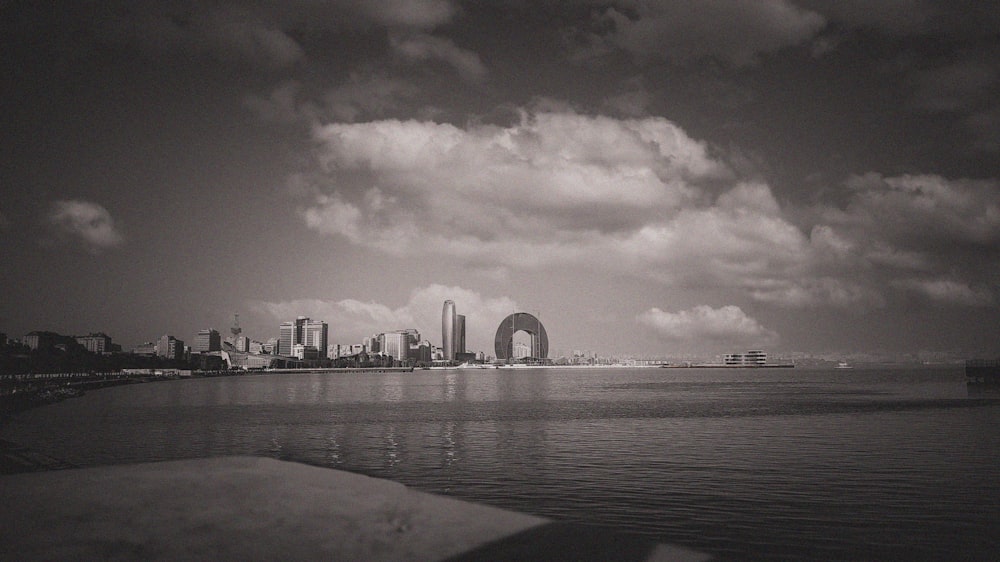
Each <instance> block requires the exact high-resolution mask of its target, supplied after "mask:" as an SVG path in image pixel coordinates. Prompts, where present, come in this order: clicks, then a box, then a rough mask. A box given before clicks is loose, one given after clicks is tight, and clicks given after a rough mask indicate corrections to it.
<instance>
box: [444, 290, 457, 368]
mask: <svg viewBox="0 0 1000 562" xmlns="http://www.w3.org/2000/svg"><path fill="white" fill-rule="evenodd" d="M456 323H457V319H456V317H455V302H454V301H451V300H446V301H444V310H442V312H441V348H442V349H443V350H444V358H445V359H447V360H448V361H454V360H455V324H456Z"/></svg>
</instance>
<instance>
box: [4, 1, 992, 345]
mask: <svg viewBox="0 0 1000 562" xmlns="http://www.w3.org/2000/svg"><path fill="white" fill-rule="evenodd" d="M0 12H2V13H0V16H2V17H0V41H2V43H3V45H2V49H3V51H2V52H3V53H4V54H3V56H2V57H0V65H2V67H3V75H4V76H5V79H4V80H3V81H2V85H0V92H2V95H0V103H2V108H0V109H2V116H0V123H2V131H3V139H4V142H3V143H2V146H0V194H2V197H0V240H2V242H3V243H2V244H0V263H2V267H0V286H2V287H3V292H4V296H3V298H2V299H0V332H5V333H7V334H8V336H10V337H20V336H22V335H24V334H25V333H27V332H29V331H31V330H51V331H56V332H59V333H63V334H85V333H89V332H96V331H103V332H106V333H107V334H109V335H110V336H111V337H112V338H113V339H114V341H116V342H118V343H121V344H122V345H123V346H124V347H125V348H126V349H129V348H131V347H132V346H134V345H137V344H138V343H141V342H143V341H151V340H154V339H156V338H158V337H160V336H161V335H164V334H171V335H174V336H176V337H178V338H180V339H185V340H193V337H194V334H195V333H196V332H197V331H198V330H199V329H203V328H209V327H214V328H216V329H219V330H220V331H223V332H224V333H227V332H228V328H229V327H230V326H231V324H232V323H233V318H234V314H239V322H240V324H241V326H242V327H243V331H244V334H246V335H249V336H251V337H253V338H256V339H259V340H262V341H263V340H266V339H267V338H270V337H276V336H277V334H278V325H279V324H280V323H281V322H282V321H287V320H291V319H293V318H295V317H296V316H299V315H303V316H309V317H312V318H314V319H320V320H324V321H326V322H328V323H329V325H330V341H331V343H344V344H349V343H360V341H361V339H362V338H364V337H365V336H369V335H371V334H373V333H377V332H383V331H390V330H396V329H405V328H417V329H418V330H420V332H421V334H422V335H423V337H424V338H425V339H427V340H430V341H431V342H432V343H434V344H436V345H440V344H441V309H442V305H443V302H444V301H445V300H446V299H451V300H454V301H455V305H456V308H457V311H458V313H459V314H465V315H466V316H467V330H468V335H467V337H468V345H469V348H470V350H473V351H479V350H482V351H485V352H486V353H487V354H492V348H493V343H492V342H493V336H494V334H495V332H496V329H497V326H498V325H499V323H500V322H501V321H502V320H503V318H504V317H505V316H507V315H508V314H510V313H511V312H514V311H525V312H530V313H532V314H535V315H536V316H538V317H539V319H540V320H541V322H542V323H543V324H544V326H545V328H546V331H547V333H548V336H549V341H550V355H560V354H569V353H572V352H573V351H574V350H581V351H590V352H595V353H600V354H603V355H612V354H632V355H636V356H650V357H653V356H678V355H686V354H714V353H726V352H732V351H742V350H746V349H757V348H760V349H765V350H768V351H769V352H771V353H775V354H780V353H789V352H810V353H825V352H830V351H862V352H876V351H880V352H881V351H888V352H893V353H917V352H945V353H955V354H959V355H962V354H965V355H969V356H979V355H988V356H995V355H1000V309H998V304H1000V259H998V258H1000V7H998V6H997V5H995V4H993V3H989V2H955V1H931V0H885V1H876V2H872V1H868V0H865V1H861V0H839V1H825V0H760V1H755V2H745V1H741V0H704V1H700V2H682V1H670V0H645V1H639V0H632V1H621V2H596V1H594V2H592V1H587V0H565V1H555V0H551V1H546V0H540V1H538V0H532V1H529V0H496V1H482V2H471V1H469V2H463V1H459V0H412V1H404V0H331V1H325V2H324V1H321V0H282V1H274V0H237V1H231V2H219V1H208V0H206V1H180V0H162V1H161V0H156V1H153V0H121V1H114V0H109V1H100V2H96V1H94V2H90V1H72V2H69V1H66V2H38V1H17V0H13V1H7V2H2V3H0Z"/></svg>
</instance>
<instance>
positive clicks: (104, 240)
mask: <svg viewBox="0 0 1000 562" xmlns="http://www.w3.org/2000/svg"><path fill="white" fill-rule="evenodd" d="M47 221H48V224H49V225H50V226H51V227H52V228H53V229H54V230H55V231H56V233H58V234H60V235H63V236H70V237H73V238H76V239H78V240H80V241H81V242H82V243H83V245H84V247H85V248H86V249H87V250H88V251H90V252H93V253H97V252H100V251H102V250H106V249H109V248H114V247H116V246H120V245H121V244H122V243H123V242H124V241H125V238H124V236H123V235H122V234H121V232H120V231H119V230H118V229H117V228H116V227H115V221H114V219H113V218H112V217H111V213H109V212H108V210H107V209H105V208H104V207H102V206H100V205H98V204H97V203H92V202H90V201H80V200H69V201H56V202H55V203H54V204H53V205H52V208H51V209H50V210H49V214H48V217H47Z"/></svg>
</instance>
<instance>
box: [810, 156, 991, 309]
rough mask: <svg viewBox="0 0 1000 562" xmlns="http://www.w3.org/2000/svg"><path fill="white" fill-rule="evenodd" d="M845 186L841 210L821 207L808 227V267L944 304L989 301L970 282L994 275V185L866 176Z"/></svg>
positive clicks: (981, 283)
mask: <svg viewBox="0 0 1000 562" xmlns="http://www.w3.org/2000/svg"><path fill="white" fill-rule="evenodd" d="M848 186H849V188H850V189H852V191H853V193H852V196H851V199H850V201H849V202H848V203H847V205H846V207H845V208H844V209H834V208H828V209H825V210H823V211H822V216H821V218H820V222H821V224H819V225H817V226H816V227H814V228H813V232H812V238H813V240H812V242H813V245H814V247H815V248H816V260H817V263H816V264H814V270H815V269H819V268H820V267H821V266H823V265H826V266H830V267H831V268H832V267H838V268H841V269H845V270H848V271H851V272H853V273H852V276H851V277H847V276H846V275H845V276H844V277H845V278H848V279H850V278H853V279H854V280H856V281H857V280H863V281H864V282H865V283H866V284H867V286H869V287H880V288H894V289H899V290H903V291H904V292H908V293H916V294H920V295H922V296H923V297H925V298H928V299H930V300H932V301H937V302H941V303H944V304H963V305H981V304H987V303H989V302H991V301H992V299H993V296H992V293H990V292H989V291H985V290H982V289H973V288H971V287H976V286H989V285H991V284H995V281H994V280H995V279H996V276H997V275H1000V265H998V264H997V258H998V257H1000V184H998V183H997V182H996V181H983V180H961V179H959V180H949V179H947V178H944V177H941V176H936V175H903V176H898V177H883V176H882V175H880V174H876V173H870V174H866V175H864V176H856V177H854V178H852V179H851V180H850V181H849V182H848ZM820 259H825V260H826V262H824V263H821V262H820V261H819V260H820Z"/></svg>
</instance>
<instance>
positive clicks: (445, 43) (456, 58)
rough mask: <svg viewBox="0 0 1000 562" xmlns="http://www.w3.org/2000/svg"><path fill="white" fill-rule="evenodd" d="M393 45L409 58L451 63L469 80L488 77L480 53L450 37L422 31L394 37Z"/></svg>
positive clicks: (398, 51)
mask: <svg viewBox="0 0 1000 562" xmlns="http://www.w3.org/2000/svg"><path fill="white" fill-rule="evenodd" d="M391 45H392V48H393V50H394V51H396V53H398V54H399V55H400V56H402V57H403V58H405V59H407V60H410V61H429V60H439V61H442V62H444V63H446V64H448V65H450V66H451V67H452V68H454V69H455V70H456V71H457V72H458V74H459V75H460V76H461V77H462V78H464V79H465V80H467V81H469V82H482V81H483V80H485V79H486V74H487V70H486V66H485V65H484V64H483V61H482V60H481V59H480V58H479V55H477V54H476V53H474V52H472V51H469V50H467V49H463V48H461V47H459V46H457V45H455V43H454V42H453V41H451V40H450V39H446V38H444V37H435V36H433V35H428V34H426V33H420V34H413V35H407V36H405V37H394V38H392V40H391Z"/></svg>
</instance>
